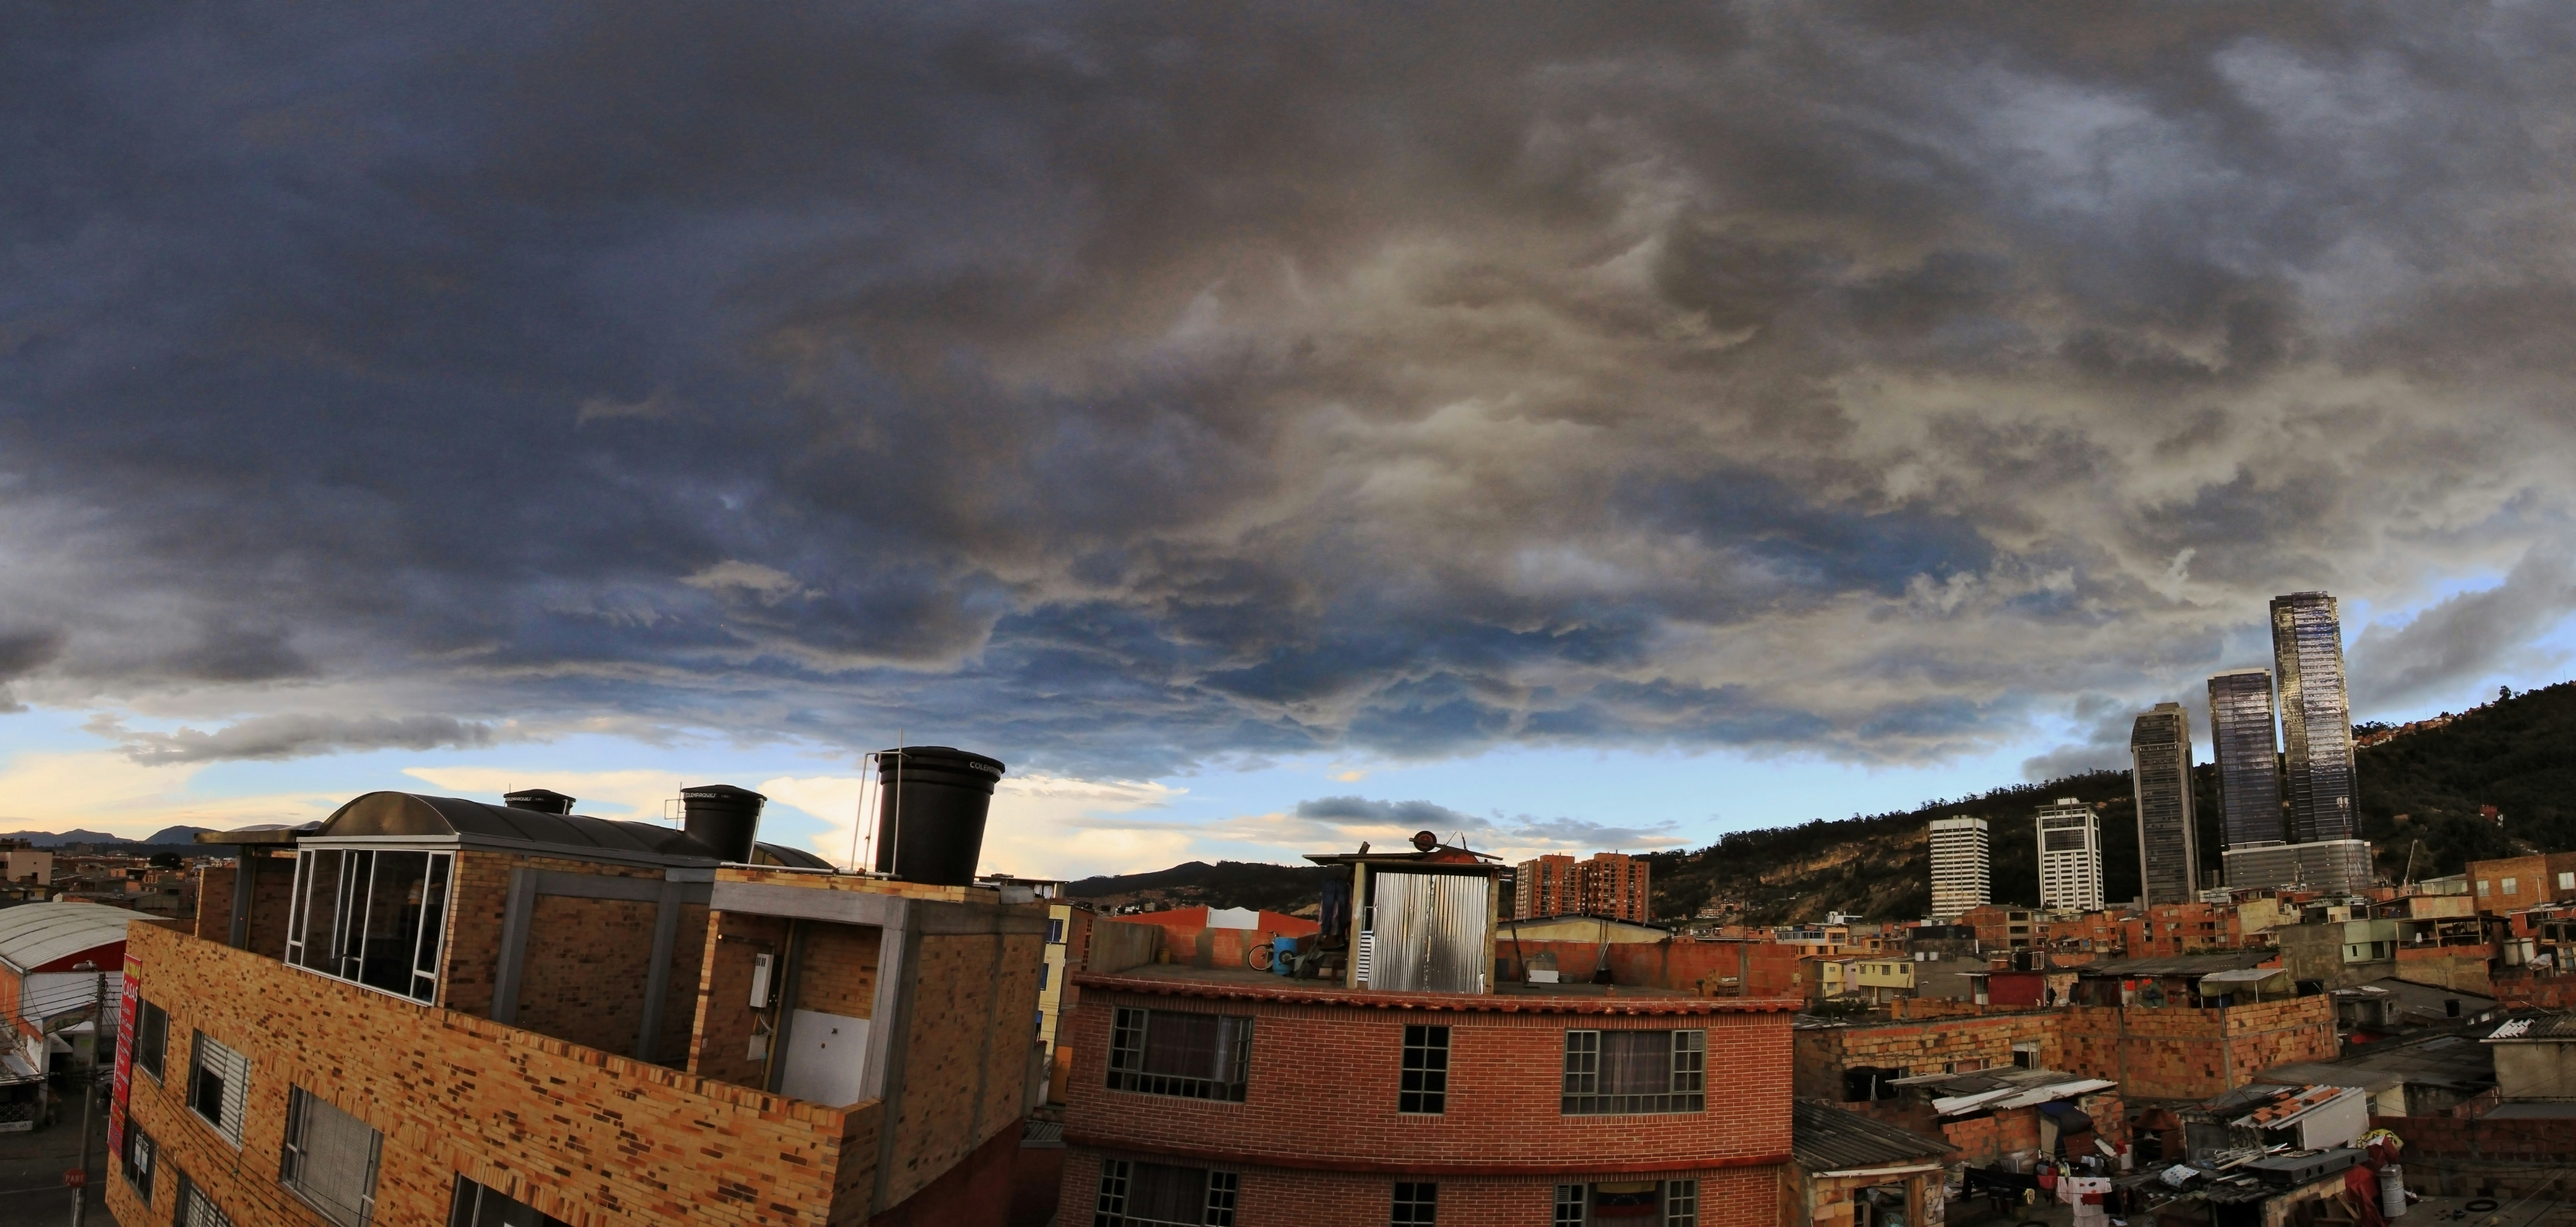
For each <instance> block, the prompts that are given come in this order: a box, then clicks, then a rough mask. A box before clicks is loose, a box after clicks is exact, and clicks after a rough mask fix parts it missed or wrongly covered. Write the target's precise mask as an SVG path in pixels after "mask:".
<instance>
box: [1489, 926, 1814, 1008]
mask: <svg viewBox="0 0 2576 1227" xmlns="http://www.w3.org/2000/svg"><path fill="white" fill-rule="evenodd" d="M1494 956H1495V958H1496V959H1497V960H1498V961H1500V962H1501V963H1502V964H1503V974H1504V975H1505V976H1507V977H1510V978H1513V979H1519V978H1521V974H1522V969H1523V968H1524V967H1526V966H1528V965H1531V964H1540V965H1544V961H1545V960H1544V958H1543V957H1542V956H1553V957H1554V958H1555V960H1556V968H1557V974H1558V975H1559V976H1561V977H1563V978H1565V979H1568V980H1590V979H1591V978H1592V973H1593V971H1594V969H1595V968H1597V967H1599V966H1600V965H1601V963H1602V961H1603V959H1604V958H1605V957H1606V958H1607V960H1608V963H1609V967H1610V977H1611V980H1612V981H1613V982H1614V983H1618V984H1629V985H1637V986H1641V987H1645V988H1669V989H1678V990H1680V991H1682V992H1686V993H1699V994H1702V995H1704V996H1713V997H1731V996H1747V997H1790V996H1797V995H1800V994H1801V993H1802V992H1803V990H1804V988H1805V985H1804V984H1803V983H1801V982H1800V980H1799V979H1798V973H1799V965H1798V960H1799V948H1798V947H1795V946H1787V945H1782V944H1780V943H1778V942H1744V941H1707V942H1704V941H1689V940H1681V939H1675V940H1672V941H1661V942H1614V943H1611V944H1610V946H1609V947H1608V948H1607V949H1606V951H1605V949H1604V948H1603V947H1602V946H1601V945H1600V944H1599V943H1597V942H1566V941H1532V940H1527V939H1524V940H1521V941H1518V942H1512V941H1501V942H1496V943H1495V945H1494ZM1739 982H1740V983H1739Z"/></svg>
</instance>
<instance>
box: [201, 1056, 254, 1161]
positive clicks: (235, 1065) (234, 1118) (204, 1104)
mask: <svg viewBox="0 0 2576 1227" xmlns="http://www.w3.org/2000/svg"><path fill="white" fill-rule="evenodd" d="M249 1101H250V1058H248V1057H245V1056H243V1055H242V1054H240V1053H238V1052H235V1051H233V1050H232V1049H230V1048H226V1047H224V1046H223V1045H221V1044H218V1043H216V1042H215V1041H213V1040H210V1039H207V1038H206V1033H205V1032H203V1031H199V1032H197V1033H196V1040H195V1042H194V1043H193V1044H192V1045H190V1055H189V1063H188V1110H189V1111H192V1112H195V1113H196V1114H197V1117H198V1119H200V1120H203V1121H205V1122H206V1123H207V1124H209V1125H212V1126H214V1127H215V1132H217V1133H220V1134H222V1135H224V1140H225V1141H227V1142H230V1143H232V1144H233V1145H234V1146H235V1147H239V1146H240V1145H241V1140H242V1109H243V1107H244V1106H245V1105H246V1104H248V1103H249Z"/></svg>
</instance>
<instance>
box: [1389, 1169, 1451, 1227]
mask: <svg viewBox="0 0 2576 1227" xmlns="http://www.w3.org/2000/svg"><path fill="white" fill-rule="evenodd" d="M1386 1221H1387V1223H1388V1224H1389V1225H1390V1227H1432V1225H1433V1224H1436V1223H1438V1222H1439V1221H1440V1185H1439V1183H1438V1182H1436V1181H1430V1180H1399V1181H1396V1182H1395V1188H1394V1190H1393V1191H1392V1193H1391V1194H1390V1195H1389V1196H1388V1198H1387V1214H1386Z"/></svg>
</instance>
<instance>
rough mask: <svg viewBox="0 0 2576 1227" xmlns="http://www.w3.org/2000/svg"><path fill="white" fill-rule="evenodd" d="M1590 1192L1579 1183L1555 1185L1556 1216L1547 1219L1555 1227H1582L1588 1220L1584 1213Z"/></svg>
mask: <svg viewBox="0 0 2576 1227" xmlns="http://www.w3.org/2000/svg"><path fill="white" fill-rule="evenodd" d="M1589 1197H1590V1194H1589V1193H1588V1192H1586V1190H1585V1187H1584V1186H1583V1185H1579V1184H1560V1185H1558V1186H1556V1217H1555V1218H1553V1219H1551V1220H1549V1221H1550V1222H1551V1223H1553V1224H1554V1225H1555V1227H1583V1225H1584V1224H1585V1223H1587V1222H1589V1221H1591V1220H1590V1217H1589V1216H1588V1215H1586V1214H1585V1213H1584V1208H1585V1206H1586V1205H1587V1204H1588V1199H1589Z"/></svg>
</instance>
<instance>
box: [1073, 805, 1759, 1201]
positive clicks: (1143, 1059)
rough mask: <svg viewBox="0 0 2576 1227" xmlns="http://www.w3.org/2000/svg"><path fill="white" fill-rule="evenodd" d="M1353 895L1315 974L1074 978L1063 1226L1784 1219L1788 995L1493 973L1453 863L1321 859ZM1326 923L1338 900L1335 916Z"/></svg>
mask: <svg viewBox="0 0 2576 1227" xmlns="http://www.w3.org/2000/svg"><path fill="white" fill-rule="evenodd" d="M1314 859H1317V860H1320V861H1324V862H1325V863H1329V864H1336V865H1340V866H1343V867H1345V868H1347V869H1348V870H1349V871H1350V873H1351V883H1352V886H1351V889H1350V891H1349V892H1348V894H1347V896H1346V897H1347V898H1348V899H1351V900H1356V901H1360V902H1359V906H1357V907H1355V908H1352V909H1350V910H1349V913H1348V920H1347V921H1346V923H1344V924H1343V925H1341V926H1338V927H1331V928H1328V930H1327V931H1326V933H1324V934H1323V935H1321V936H1322V941H1321V942H1319V943H1318V944H1319V946H1334V945H1338V949H1339V950H1340V951H1341V952H1342V954H1343V956H1344V957H1343V958H1342V959H1341V960H1339V961H1338V962H1337V961H1335V960H1333V959H1331V958H1327V959H1325V960H1324V961H1323V962H1322V964H1321V970H1320V972H1319V975H1318V977H1317V978H1297V979H1287V978H1282V977H1278V976H1272V975H1260V974H1255V973H1251V972H1248V971H1238V970H1233V969H1228V968H1222V967H1218V968H1194V967H1187V966H1182V965H1178V964H1170V965H1147V966H1141V967H1135V968H1131V969H1128V970H1126V971H1122V972H1114V973H1107V974H1098V973H1085V974H1079V975H1076V976H1075V977H1074V983H1075V984H1076V985H1077V986H1078V987H1079V988H1080V990H1081V1004H1080V1006H1079V1007H1078V1008H1077V1009H1076V1010H1075V1011H1073V1013H1072V1014H1070V1015H1069V1016H1068V1018H1067V1021H1066V1024H1065V1026H1066V1029H1067V1032H1068V1034H1069V1035H1070V1036H1071V1037H1072V1038H1071V1040H1070V1041H1069V1045H1068V1046H1069V1047H1070V1048H1071V1049H1072V1051H1073V1052H1074V1053H1075V1054H1076V1056H1075V1059H1074V1065H1073V1070H1072V1076H1071V1079H1070V1085H1069V1086H1068V1088H1067V1092H1066V1106H1065V1134H1064V1136H1065V1142H1066V1144H1067V1146H1068V1150H1067V1154H1066V1160H1065V1174H1064V1184H1063V1192H1062V1197H1061V1203H1060V1204H1061V1206H1062V1210H1061V1213H1062V1215H1063V1219H1062V1221H1065V1222H1100V1223H1119V1222H1125V1221H1129V1220H1144V1221H1152V1222H1190V1223H1207V1224H1226V1225H1228V1227H1292V1225H1293V1227H1306V1225H1309V1224H1315V1223H1435V1222H1437V1223H1451V1224H1469V1223H1551V1222H1553V1223H1590V1222H1594V1221H1596V1220H1599V1221H1605V1222H1617V1221H1624V1220H1627V1219H1629V1218H1630V1217H1631V1216H1633V1221H1635V1222H1638V1223H1641V1224H1647V1223H1650V1224H1655V1225H1657V1227H1699V1225H1702V1224H1709V1225H1715V1224H1729V1225H1733V1224H1747V1225H1751V1224H1759V1225H1762V1227H1777V1225H1779V1224H1781V1223H1782V1222H1783V1221H1784V1217H1786V1216H1788V1215H1790V1214H1791V1213H1792V1211H1791V1210H1790V1209H1789V1208H1790V1207H1791V1206H1792V1205H1793V1203H1794V1199H1795V1197H1796V1196H1797V1185H1796V1175H1795V1167H1794V1163H1793V1160H1792V1156H1791V1153H1790V1150H1791V1132H1792V1124H1791V1108H1790V1103H1791V1100H1790V1068H1791V1061H1792V1057H1791V1046H1790V1031H1789V1026H1790V1021H1791V1019H1792V1017H1793V1012H1794V1010H1795V1009H1796V1008H1797V1002H1796V1001H1794V1000H1792V999H1785V998H1748V997H1732V996H1730V997H1722V998H1709V997H1702V996H1697V995H1694V994H1692V993H1688V992H1684V991H1680V990H1665V989H1651V988H1635V987H1624V986H1615V985H1610V986H1605V985H1592V984H1556V985H1548V984H1527V983H1516V982H1506V983H1502V984H1497V983H1495V982H1494V980H1493V971H1494V968H1495V958H1494V954H1495V952H1494V948H1493V929H1494V922H1495V919H1496V917H1495V907H1494V891H1493V889H1492V885H1493V882H1492V878H1493V875H1494V873H1495V872H1496V871H1497V870H1498V869H1499V866H1492V865H1487V864H1484V863H1482V862H1481V861H1480V860H1478V859H1477V858H1474V857H1472V856H1469V855H1466V854H1461V853H1457V852H1456V850H1454V849H1445V848H1443V849H1434V850H1431V851H1427V852H1423V853H1416V854H1409V855H1407V854H1396V855H1385V854H1381V855H1373V856H1350V857H1319V858H1314ZM1332 911H1333V909H1332V908H1331V907H1330V906H1329V905H1328V907H1327V923H1328V925H1330V924H1331V920H1332Z"/></svg>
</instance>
